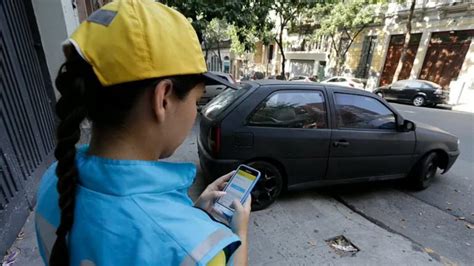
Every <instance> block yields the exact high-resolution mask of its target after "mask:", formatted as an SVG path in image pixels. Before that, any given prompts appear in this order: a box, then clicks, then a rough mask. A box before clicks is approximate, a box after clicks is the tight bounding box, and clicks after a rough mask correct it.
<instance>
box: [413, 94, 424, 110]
mask: <svg viewBox="0 0 474 266" xmlns="http://www.w3.org/2000/svg"><path fill="white" fill-rule="evenodd" d="M412 103H413V105H414V106H417V107H420V106H423V105H425V97H423V96H416V97H415V98H413V101H412Z"/></svg>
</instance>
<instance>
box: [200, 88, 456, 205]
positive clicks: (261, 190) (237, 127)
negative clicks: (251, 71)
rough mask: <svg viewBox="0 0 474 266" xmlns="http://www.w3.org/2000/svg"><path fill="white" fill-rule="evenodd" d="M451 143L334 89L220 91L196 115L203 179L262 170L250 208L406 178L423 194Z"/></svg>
mask: <svg viewBox="0 0 474 266" xmlns="http://www.w3.org/2000/svg"><path fill="white" fill-rule="evenodd" d="M458 145H459V143H458V138H457V137H455V136H453V135H451V134H449V133H447V132H444V131H442V130H441V129H438V128H434V127H431V126H425V125H422V124H417V125H415V123H413V122H411V121H408V120H406V119H404V118H403V117H402V116H401V115H400V114H399V113H398V112H397V111H396V110H395V109H394V108H393V107H392V106H391V105H389V104H388V103H387V102H386V101H385V100H383V99H381V98H380V97H378V96H376V95H374V94H372V93H369V92H365V91H361V90H354V89H350V88H344V87H340V86H334V85H328V84H318V83H299V82H288V81H278V80H261V81H256V82H249V83H246V84H243V85H241V87H240V89H237V90H235V89H227V90H225V91H224V92H223V93H221V94H220V95H219V96H217V97H216V98H214V100H212V101H211V102H210V103H209V104H208V105H206V106H205V107H204V109H203V111H202V116H201V122H200V134H199V137H198V152H199V158H200V163H201V167H202V169H203V170H204V173H205V174H206V176H208V177H211V178H213V179H214V178H217V177H219V176H221V175H223V174H225V173H227V172H229V171H231V170H234V169H235V168H236V167H237V166H238V165H239V164H241V163H245V164H249V165H250V166H253V167H255V168H256V169H258V170H260V171H261V172H262V177H261V178H260V180H259V182H258V184H257V186H256V187H255V189H254V190H253V192H252V204H253V206H252V208H253V209H254V210H259V209H263V208H265V207H267V206H269V205H270V204H271V203H272V202H273V201H274V200H275V199H276V198H277V197H278V195H279V194H280V192H282V191H283V190H285V189H287V188H295V187H298V186H300V187H301V186H302V187H306V186H308V185H332V184H341V183H352V182H361V181H372V180H386V179H398V178H405V177H409V178H410V179H409V180H410V181H411V182H412V184H414V186H415V187H416V188H419V189H423V188H426V187H427V186H428V185H429V183H430V181H431V180H432V178H433V177H434V176H435V173H436V171H437V169H438V168H441V169H443V170H444V172H446V171H448V170H449V169H450V167H451V166H452V165H453V163H454V161H455V160H456V158H457V157H458V155H459V149H458Z"/></svg>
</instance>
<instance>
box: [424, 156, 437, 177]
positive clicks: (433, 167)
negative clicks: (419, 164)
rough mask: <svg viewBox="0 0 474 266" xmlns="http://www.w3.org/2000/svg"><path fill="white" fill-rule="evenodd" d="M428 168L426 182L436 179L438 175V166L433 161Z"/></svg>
mask: <svg viewBox="0 0 474 266" xmlns="http://www.w3.org/2000/svg"><path fill="white" fill-rule="evenodd" d="M427 168H428V170H427V171H426V175H425V176H424V180H425V181H428V180H430V179H432V178H433V177H434V175H435V174H436V165H435V163H434V162H433V161H431V162H430V163H429V164H428V167H427Z"/></svg>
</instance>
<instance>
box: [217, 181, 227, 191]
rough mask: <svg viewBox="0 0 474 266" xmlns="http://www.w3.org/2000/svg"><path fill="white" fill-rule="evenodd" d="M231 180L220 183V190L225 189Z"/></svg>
mask: <svg viewBox="0 0 474 266" xmlns="http://www.w3.org/2000/svg"><path fill="white" fill-rule="evenodd" d="M228 183H229V182H224V183H222V184H218V185H217V187H218V188H219V190H224V188H225V187H226V186H227V184H228Z"/></svg>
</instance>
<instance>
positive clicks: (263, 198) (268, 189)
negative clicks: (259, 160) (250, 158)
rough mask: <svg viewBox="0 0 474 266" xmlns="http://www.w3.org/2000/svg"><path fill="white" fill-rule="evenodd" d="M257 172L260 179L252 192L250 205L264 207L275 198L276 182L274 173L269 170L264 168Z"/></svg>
mask: <svg viewBox="0 0 474 266" xmlns="http://www.w3.org/2000/svg"><path fill="white" fill-rule="evenodd" d="M259 170H260V172H261V177H260V180H259V181H258V182H257V184H256V185H255V188H254V190H253V191H252V205H254V206H265V205H267V204H268V203H269V202H271V201H273V199H274V198H275V197H276V196H277V194H278V190H279V189H278V180H277V176H276V173H273V172H272V171H271V170H269V169H266V168H263V169H259Z"/></svg>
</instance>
